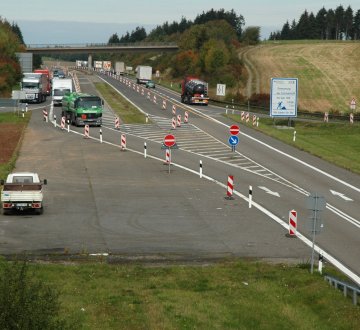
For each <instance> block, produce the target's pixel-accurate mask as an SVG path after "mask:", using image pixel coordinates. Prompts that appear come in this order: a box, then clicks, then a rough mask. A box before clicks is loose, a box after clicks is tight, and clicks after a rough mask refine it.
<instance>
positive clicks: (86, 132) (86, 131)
mask: <svg viewBox="0 0 360 330" xmlns="http://www.w3.org/2000/svg"><path fill="white" fill-rule="evenodd" d="M89 133H90V128H89V125H85V127H84V137H85V139H88V138H89V135H90V134H89Z"/></svg>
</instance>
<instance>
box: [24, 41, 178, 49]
mask: <svg viewBox="0 0 360 330" xmlns="http://www.w3.org/2000/svg"><path fill="white" fill-rule="evenodd" d="M26 47H27V48H82V47H84V48H86V47H99V48H100V47H177V44H176V43H174V42H136V43H134V42H133V43H116V44H108V43H81V44H29V45H26Z"/></svg>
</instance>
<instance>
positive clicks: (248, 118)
mask: <svg viewBox="0 0 360 330" xmlns="http://www.w3.org/2000/svg"><path fill="white" fill-rule="evenodd" d="M249 121H250V114H249V113H248V112H247V113H246V122H247V123H248V122H249Z"/></svg>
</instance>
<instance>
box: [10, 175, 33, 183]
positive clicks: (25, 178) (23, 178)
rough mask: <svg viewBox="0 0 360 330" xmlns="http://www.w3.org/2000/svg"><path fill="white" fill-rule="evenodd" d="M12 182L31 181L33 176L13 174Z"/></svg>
mask: <svg viewBox="0 0 360 330" xmlns="http://www.w3.org/2000/svg"><path fill="white" fill-rule="evenodd" d="M13 183H33V178H32V176H15V177H13Z"/></svg>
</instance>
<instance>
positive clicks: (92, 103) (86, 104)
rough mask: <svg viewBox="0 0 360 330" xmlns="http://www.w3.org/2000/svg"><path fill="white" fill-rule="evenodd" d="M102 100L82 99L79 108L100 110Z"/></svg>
mask: <svg viewBox="0 0 360 330" xmlns="http://www.w3.org/2000/svg"><path fill="white" fill-rule="evenodd" d="M100 107H101V100H100V99H80V100H79V102H78V104H77V108H100Z"/></svg>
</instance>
